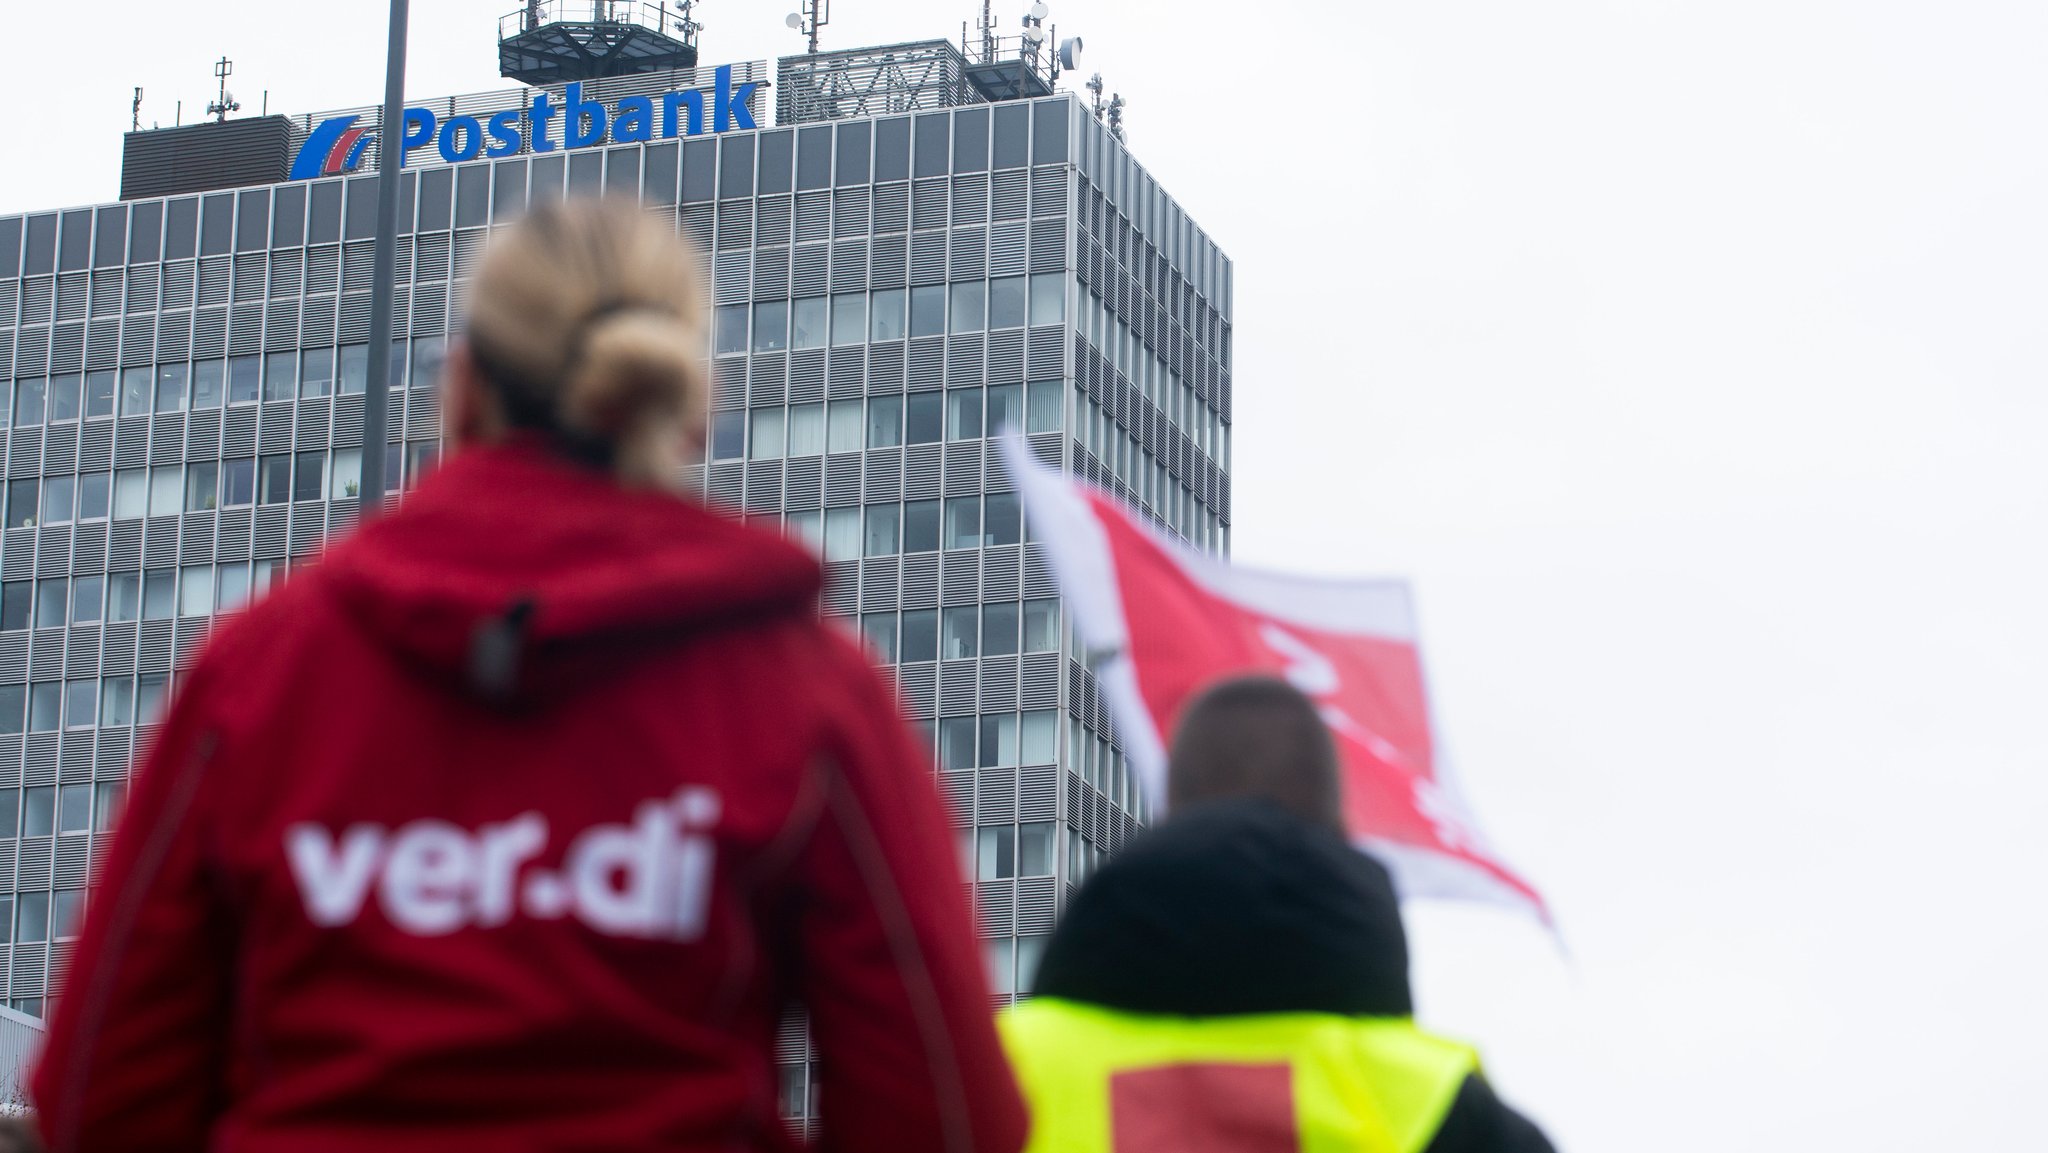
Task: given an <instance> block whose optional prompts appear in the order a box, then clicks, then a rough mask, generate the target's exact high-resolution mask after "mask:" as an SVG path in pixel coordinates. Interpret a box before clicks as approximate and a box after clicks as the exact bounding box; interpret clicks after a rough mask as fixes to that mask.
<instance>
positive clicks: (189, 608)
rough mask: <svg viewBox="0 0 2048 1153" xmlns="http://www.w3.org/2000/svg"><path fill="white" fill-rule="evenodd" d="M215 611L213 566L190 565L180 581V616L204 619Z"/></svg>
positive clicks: (185, 569)
mask: <svg viewBox="0 0 2048 1153" xmlns="http://www.w3.org/2000/svg"><path fill="white" fill-rule="evenodd" d="M212 611H213V566H212V565H210V564H188V565H186V566H185V568H184V570H183V572H182V573H181V574H180V577H179V580H178V615H179V616H181V617H203V616H206V615H207V614H208V613H211V612H212Z"/></svg>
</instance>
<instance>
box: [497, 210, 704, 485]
mask: <svg viewBox="0 0 2048 1153" xmlns="http://www.w3.org/2000/svg"><path fill="white" fill-rule="evenodd" d="M699 284H700V278H699V274H698V271H697V256H696V254H695V252H694V251H693V250H692V249H691V248H690V246H689V245H688V244H687V243H685V242H684V241H683V239H682V238H681V237H679V236H677V235H676V234H675V232H674V230H673V229H672V228H670V227H669V226H668V225H667V224H666V222H664V221H663V220H661V219H658V218H656V217H654V216H651V215H649V214H647V213H645V212H642V211H641V210H639V209H638V208H637V207H635V206H634V205H632V204H630V203H626V202H620V201H599V200H587V199H584V200H570V201H566V202H563V203H560V204H548V205H543V206H541V207H539V208H536V209H535V210H534V211H533V212H532V213H531V214H529V215H527V216H526V217H524V218H522V219H521V220H520V221H519V222H518V223H516V224H513V225H512V226H511V227H509V228H507V229H505V230H504V231H503V232H501V233H499V234H498V235H497V236H496V237H494V238H493V239H492V241H491V243H490V245H489V246H488V247H487V248H486V249H485V252H484V256H483V259H482V261H481V262H479V265H478V267H477V275H476V280H475V283H474V284H473V285H472V287H471V289H470V304H469V339H470V347H471V352H472V354H473V355H474V357H475V359H476V362H477V364H478V366H479V368H480V369H481V370H482V372H483V375H484V376H485V378H486V379H487V380H488V381H489V382H490V384H491V385H492V386H493V387H495V389H496V390H497V392H498V394H499V398H500V400H501V401H502V407H503V408H504V410H505V412H506V415H507V419H508V421H509V422H510V423H511V424H512V425H513V426H515V427H528V428H532V427H539V428H541V429H543V430H545V431H548V432H551V433H554V434H556V435H557V436H558V437H560V438H561V439H562V440H563V441H564V442H565V443H566V444H567V445H568V446H570V447H573V448H576V449H579V450H581V451H585V452H586V453H588V454H589V455H593V456H596V457H600V458H603V459H604V460H605V461H607V462H608V463H609V465H610V466H611V468H612V470H613V471H614V472H615V473H616V474H617V475H618V476H619V477H620V478H621V479H624V480H628V481H632V482H635V483H649V484H661V483H667V482H668V481H669V480H671V479H672V477H673V475H674V474H675V473H676V471H677V469H678V467H679V466H680V465H681V464H683V463H686V462H687V461H688V460H689V459H690V456H691V454H693V453H694V452H695V451H696V450H697V449H698V448H700V447H701V446H702V444H703V441H704V429H705V424H706V421H707V420H708V413H707V409H708V400H709V397H708V395H707V393H708V390H707V388H706V382H705V379H704V352H705V350H704V327H705V326H704V315H703V304H702V294H701V290H700V288H699Z"/></svg>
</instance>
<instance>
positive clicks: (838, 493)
mask: <svg viewBox="0 0 2048 1153" xmlns="http://www.w3.org/2000/svg"><path fill="white" fill-rule="evenodd" d="M859 503H860V458H859V457H858V456H855V455H853V454H851V453H848V454H846V455H843V456H830V457H826V458H825V504H826V505H827V506H829V507H831V508H843V507H845V506H847V505H852V504H859Z"/></svg>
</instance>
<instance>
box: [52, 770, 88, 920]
mask: <svg viewBox="0 0 2048 1153" xmlns="http://www.w3.org/2000/svg"><path fill="white" fill-rule="evenodd" d="M80 787H81V788H83V787H84V786H80ZM84 909H85V890H84V889H59V890H58V891H57V893H56V899H55V903H53V904H52V905H51V906H50V939H51V940H53V941H54V940H56V939H58V938H60V937H76V936H77V935H78V915H79V913H81V912H83V911H84Z"/></svg>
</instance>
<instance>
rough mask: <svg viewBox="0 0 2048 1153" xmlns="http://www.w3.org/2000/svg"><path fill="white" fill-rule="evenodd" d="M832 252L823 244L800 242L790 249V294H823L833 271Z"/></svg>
mask: <svg viewBox="0 0 2048 1153" xmlns="http://www.w3.org/2000/svg"><path fill="white" fill-rule="evenodd" d="M831 259H832V257H831V252H830V251H829V250H828V249H827V248H826V246H825V245H823V244H799V245H798V246H796V247H795V248H793V249H791V250H790V256H789V294H790V295H791V296H823V295H824V294H825V288H826V284H827V281H828V279H829V276H830V273H831Z"/></svg>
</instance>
